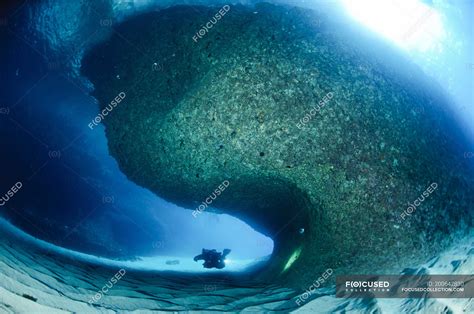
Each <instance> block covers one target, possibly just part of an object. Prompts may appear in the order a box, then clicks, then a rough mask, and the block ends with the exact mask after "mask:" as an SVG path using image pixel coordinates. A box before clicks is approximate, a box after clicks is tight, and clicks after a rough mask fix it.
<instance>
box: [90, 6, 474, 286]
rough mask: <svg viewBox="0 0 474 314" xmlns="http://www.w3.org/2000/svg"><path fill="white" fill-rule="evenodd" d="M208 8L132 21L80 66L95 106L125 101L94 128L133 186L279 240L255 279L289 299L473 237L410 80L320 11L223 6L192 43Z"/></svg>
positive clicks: (452, 145) (442, 138) (445, 150)
mask: <svg viewBox="0 0 474 314" xmlns="http://www.w3.org/2000/svg"><path fill="white" fill-rule="evenodd" d="M220 9H221V8H220V7H214V8H213V7H190V6H177V7H172V8H169V9H166V10H163V11H160V12H152V13H147V14H144V15H142V16H137V17H134V18H131V19H129V20H127V21H125V22H124V23H122V24H121V25H119V26H118V27H117V31H116V33H115V35H113V36H112V37H111V38H110V39H109V40H108V41H107V42H105V43H103V44H100V45H98V46H97V47H95V48H94V49H93V50H92V51H91V52H90V53H89V54H88V55H87V57H86V58H85V60H84V63H83V69H82V70H83V73H84V74H85V75H86V76H87V77H88V78H89V79H90V80H91V81H92V83H93V84H94V86H95V92H94V96H95V97H96V98H97V99H98V101H99V103H100V105H101V109H103V108H106V106H109V104H110V103H111V101H112V100H113V99H114V98H115V97H117V95H119V94H120V93H124V94H125V95H126V97H125V98H124V100H123V101H122V102H121V103H120V104H118V105H117V106H115V107H113V110H111V111H110V113H109V114H108V116H107V117H106V118H105V119H104V120H103V121H102V122H103V123H104V124H105V126H106V135H107V138H108V145H109V149H110V152H111V154H112V155H113V156H114V157H115V158H116V159H117V161H118V163H119V166H120V168H121V169H122V171H123V172H124V173H125V174H126V175H127V176H128V178H129V179H131V180H133V181H134V182H136V183H137V184H139V185H141V186H143V187H145V188H148V189H150V190H151V191H153V192H155V193H156V194H157V195H159V196H161V197H163V198H165V199H167V200H169V201H171V202H174V203H176V204H178V205H180V206H184V207H187V208H190V209H191V210H193V212H191V211H190V215H191V214H192V213H196V210H198V209H199V208H200V207H199V206H200V205H202V204H203V202H207V201H206V200H207V199H209V198H211V199H212V202H210V204H208V205H209V206H205V209H202V208H201V209H199V210H198V212H199V211H202V210H213V211H218V212H223V213H224V212H225V213H228V214H231V215H233V216H236V217H238V218H240V219H243V220H245V221H246V222H247V223H249V224H250V225H251V226H253V227H254V228H255V229H256V230H258V231H260V232H262V233H264V234H266V235H268V236H270V237H271V238H272V239H273V240H274V241H275V249H274V252H273V255H272V259H271V261H270V263H269V264H268V266H267V267H266V270H265V271H261V272H260V276H257V277H255V278H260V279H262V280H273V281H283V280H285V282H287V283H288V284H289V285H292V286H297V287H304V286H307V285H308V284H311V283H312V282H313V281H314V280H315V279H316V278H318V277H319V276H320V275H321V274H322V273H324V272H325V270H327V269H329V268H330V269H333V270H334V272H335V273H336V274H338V273H372V272H377V273H384V272H386V273H388V272H390V271H395V270H397V271H399V270H400V269H401V267H406V265H411V264H412V263H417V262H419V261H422V260H425V259H426V258H429V257H431V256H432V255H433V254H434V253H435V252H437V251H439V250H440V249H442V248H444V247H446V245H448V244H449V242H450V239H451V237H450V235H451V234H453V232H454V231H461V232H462V228H461V226H463V225H472V219H471V218H470V217H471V216H470V215H472V212H471V211H470V210H469V206H470V205H471V206H472V204H473V197H474V193H473V187H474V184H473V183H474V182H473V179H472V177H470V176H469V175H468V173H469V172H470V171H472V168H470V167H471V166H469V165H468V164H467V163H466V161H465V159H463V155H462V151H463V149H464V148H465V147H466V145H467V141H465V140H464V135H463V134H462V132H461V131H460V130H459V128H458V126H457V122H456V121H455V120H454V119H453V118H452V116H451V113H450V112H449V106H450V101H449V99H448V98H447V97H445V96H444V95H443V93H442V92H440V88H439V87H437V86H436V85H435V84H433V83H431V82H430V81H429V80H428V78H426V77H425V76H424V75H423V73H421V71H420V70H419V69H417V68H416V67H415V66H414V65H413V64H411V63H409V62H408V61H407V60H405V59H404V58H403V56H401V55H399V54H398V53H397V52H396V51H395V50H393V49H392V48H391V47H389V46H387V45H386V44H385V43H383V42H381V41H379V40H378V39H377V38H372V37H370V36H369V35H362V34H361V33H359V32H358V31H357V30H356V29H353V28H351V27H349V26H348V25H346V24H338V23H337V22H336V21H332V20H331V18H329V17H328V16H327V15H325V14H323V13H322V12H316V11H310V10H303V9H296V8H290V7H283V6H275V5H270V4H261V5H257V6H256V7H255V8H248V7H244V6H230V7H229V10H228V11H227V12H226V14H225V15H223V16H221V18H220V19H219V20H217V21H216V22H215V23H214V24H212V25H213V26H212V28H208V29H207V31H206V32H205V34H204V35H202V36H200V37H195V34H200V33H199V31H200V30H201V29H202V25H205V24H206V23H207V22H208V21H210V20H211V19H213V17H214V16H215V14H216V12H218V11H219V10H220ZM196 38H197V40H196ZM157 65H159V66H157ZM223 182H228V183H229V184H228V186H227V187H226V188H225V189H219V186H221V185H222V184H223ZM218 191H219V192H218ZM211 196H212V197H211ZM415 202H416V204H417V205H414V204H415ZM208 203H209V202H208ZM195 216H196V219H199V215H198V214H197V215H195ZM302 230H303V232H302ZM402 265H403V266H402Z"/></svg>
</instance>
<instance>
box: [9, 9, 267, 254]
mask: <svg viewBox="0 0 474 314" xmlns="http://www.w3.org/2000/svg"><path fill="white" fill-rule="evenodd" d="M44 3H45V5H48V4H49V3H48V2H44ZM49 5H50V4H49ZM71 6H73V5H71ZM40 8H41V6H38V7H36V6H35V5H31V6H25V7H23V8H21V9H20V10H19V11H18V12H17V13H16V15H15V18H16V19H22V18H24V19H26V17H27V15H28V13H29V12H30V13H31V12H42V14H43V13H44V12H43V11H40ZM71 8H72V7H71ZM43 9H44V8H43ZM36 10H38V11H36ZM47 12H49V13H51V12H53V13H54V14H55V15H48V19H49V20H48V21H49V22H51V19H57V20H58V21H59V20H61V18H65V17H64V16H62V14H66V13H65V12H63V11H57V10H55V9H54V5H53V6H52V7H50V10H49V11H47ZM34 22H35V21H34V20H32V22H30V24H29V25H30V26H32V25H33V24H34ZM25 24H26V23H25ZM48 25H49V24H48ZM8 26H9V30H8V32H7V33H6V35H5V34H4V33H2V36H3V38H2V40H3V42H6V43H7V47H8V49H6V50H2V52H0V57H1V58H0V63H1V68H2V77H1V83H2V84H1V86H2V90H1V95H2V104H1V105H0V107H2V108H4V109H3V111H2V112H3V114H2V115H0V139H1V141H2V143H3V147H4V149H3V150H2V154H1V155H0V165H1V171H2V180H1V183H0V190H1V191H5V192H6V191H7V190H9V189H10V188H11V186H12V185H13V184H15V183H16V182H21V183H22V185H23V186H22V188H21V189H20V191H19V192H18V193H17V194H15V195H14V196H13V197H11V199H10V200H9V201H8V202H7V203H6V204H5V205H4V206H2V207H1V210H2V211H1V213H0V215H1V216H2V217H4V218H6V219H7V220H9V221H10V222H11V223H13V224H14V225H16V226H18V227H19V228H21V229H22V230H24V231H26V232H27V233H29V234H31V235H33V236H34V237H36V238H38V239H42V240H45V241H47V242H51V243H54V244H56V245H58V246H61V247H64V248H69V249H72V250H77V251H79V252H84V253H89V254H92V255H97V256H104V257H110V258H118V259H132V260H133V259H135V258H137V257H150V256H174V257H184V258H188V259H192V257H193V256H194V255H197V254H198V253H200V251H201V249H202V248H216V249H218V250H222V249H224V248H231V249H232V258H233V259H245V260H253V259H259V258H262V257H266V256H268V255H270V254H271V252H272V250H273V241H272V240H271V239H270V238H269V237H267V236H264V235H262V234H260V233H258V232H256V231H255V230H253V229H252V228H251V227H249V226H248V225H247V224H246V223H245V222H243V221H241V220H239V219H236V218H234V217H231V216H229V215H221V214H215V213H212V212H211V209H209V210H207V211H206V212H203V213H202V214H200V215H199V216H198V217H194V216H193V215H192V210H193V209H194V208H192V209H184V208H179V207H177V206H175V205H173V204H171V203H168V202H166V201H164V200H163V199H161V198H159V197H158V196H156V195H154V194H153V193H151V192H149V191H148V190H146V189H144V188H141V187H139V186H137V185H136V184H134V183H133V182H131V181H129V180H128V179H127V178H126V177H125V175H124V174H123V173H122V172H121V171H120V169H119V168H118V165H117V163H116V161H115V160H114V159H113V158H112V157H111V156H110V155H109V153H108V149H107V140H106V138H105V134H104V127H103V125H99V126H97V127H95V128H94V129H93V130H91V129H90V128H89V127H88V124H89V122H90V121H91V120H92V119H93V118H94V117H95V116H96V115H97V113H98V105H97V103H96V101H95V100H94V99H93V98H92V97H90V96H89V93H90V92H91V90H92V88H93V86H91V85H90V83H88V82H87V81H86V79H85V78H82V77H78V76H77V73H78V72H77V70H78V64H77V63H75V62H76V60H77V58H80V57H79V56H80V55H82V49H87V47H90V44H91V43H92V41H91V43H87V44H84V46H83V47H79V48H78V47H72V48H74V49H59V50H56V48H57V47H54V43H58V42H53V41H54V40H57V41H60V40H62V39H64V38H62V37H61V38H60V37H56V36H55V35H54V34H50V35H51V37H50V38H45V37H42V36H41V35H38V34H37V33H35V34H34V35H32V34H33V33H32V32H31V30H28V29H25V28H19V27H15V25H8ZM32 27H33V26H32ZM35 27H39V26H38V25H35ZM66 27H67V26H66ZM42 31H44V29H42ZM62 31H63V32H66V30H65V28H64V29H62ZM79 31H83V32H87V27H85V28H84V29H81V30H79ZM56 35H58V34H56ZM59 35H62V36H65V33H62V34H59ZM82 36H83V35H79V37H82ZM63 44H64V43H63ZM75 45H76V44H74V45H73V46H75ZM71 51H72V53H71ZM158 179H159V178H158ZM203 197H205V196H203ZM216 210H218V209H216ZM237 234H238V235H239V236H238V237H236V236H235V235H237Z"/></svg>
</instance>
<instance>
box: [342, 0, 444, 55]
mask: <svg viewBox="0 0 474 314" xmlns="http://www.w3.org/2000/svg"><path fill="white" fill-rule="evenodd" d="M342 3H343V5H344V7H345V8H346V10H347V12H348V13H349V14H350V15H351V16H352V17H353V18H354V19H356V20H357V21H359V22H360V23H361V24H363V25H365V26H366V27H368V28H370V29H372V30H373V31H375V32H377V33H379V34H381V35H382V36H384V37H386V38H387V39H390V40H391V41H393V42H394V43H396V44H397V45H398V46H400V47H402V48H404V49H407V50H420V51H427V50H431V49H434V48H435V47H436V45H437V44H438V43H439V42H440V41H441V39H442V38H443V37H444V35H445V34H444V29H443V23H442V21H441V16H440V15H439V13H438V12H437V11H436V10H435V9H434V8H432V7H431V6H428V5H426V4H424V3H422V2H421V1H419V0H403V1H400V0H398V1H397V0H358V1H354V0H342Z"/></svg>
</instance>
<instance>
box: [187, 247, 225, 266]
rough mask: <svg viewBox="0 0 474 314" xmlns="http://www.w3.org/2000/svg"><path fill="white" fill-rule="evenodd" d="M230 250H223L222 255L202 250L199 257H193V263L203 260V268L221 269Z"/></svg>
mask: <svg viewBox="0 0 474 314" xmlns="http://www.w3.org/2000/svg"><path fill="white" fill-rule="evenodd" d="M229 253H230V250H229V249H224V251H222V253H220V252H217V251H216V250H214V249H213V250H206V249H202V253H201V254H199V255H196V256H195V257H194V261H195V262H197V261H199V260H203V261H204V264H202V266H204V268H218V269H222V268H224V267H225V262H224V260H225V258H226V256H227V255H229Z"/></svg>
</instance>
